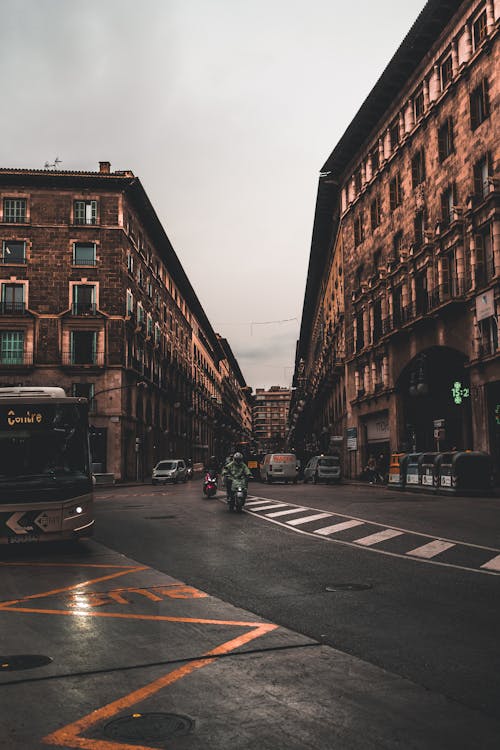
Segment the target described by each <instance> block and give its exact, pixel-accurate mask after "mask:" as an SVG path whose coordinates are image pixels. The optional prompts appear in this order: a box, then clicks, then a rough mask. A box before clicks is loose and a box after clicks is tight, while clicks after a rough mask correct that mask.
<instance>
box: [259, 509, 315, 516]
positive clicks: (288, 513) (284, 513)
mask: <svg viewBox="0 0 500 750" xmlns="http://www.w3.org/2000/svg"><path fill="white" fill-rule="evenodd" d="M304 510H309V508H292V509H291V510H279V511H278V512H277V513H266V514H265V516H264V517H265V518H278V516H291V515H292V513H302V511H304Z"/></svg>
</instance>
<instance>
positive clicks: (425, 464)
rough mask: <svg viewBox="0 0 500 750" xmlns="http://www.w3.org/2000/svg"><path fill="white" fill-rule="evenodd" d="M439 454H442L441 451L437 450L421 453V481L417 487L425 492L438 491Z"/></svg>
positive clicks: (419, 467)
mask: <svg viewBox="0 0 500 750" xmlns="http://www.w3.org/2000/svg"><path fill="white" fill-rule="evenodd" d="M438 456H441V453H437V452H436V451H434V452H430V453H422V454H421V455H420V458H419V459H418V473H419V482H418V487H415V489H419V490H422V491H423V492H436V491H437V486H438V466H437V457H438Z"/></svg>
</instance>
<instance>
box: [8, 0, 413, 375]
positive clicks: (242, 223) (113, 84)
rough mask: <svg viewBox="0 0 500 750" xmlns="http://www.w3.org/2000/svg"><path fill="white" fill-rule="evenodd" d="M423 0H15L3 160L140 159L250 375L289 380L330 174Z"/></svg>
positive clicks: (145, 180) (15, 163) (163, 217)
mask: <svg viewBox="0 0 500 750" xmlns="http://www.w3.org/2000/svg"><path fill="white" fill-rule="evenodd" d="M424 5H425V3H424V1H423V0H404V2H401V0H377V2H374V1H373V0H356V1H355V2H350V3H349V2H346V0H143V2H141V3H139V2H137V0H85V2H81V1H80V0H78V2H77V0H16V1H15V2H7V0H0V71H1V79H2V100H1V109H2V118H1V132H2V138H1V139H0V166H1V167H24V168H31V169H41V168H43V167H44V165H45V163H46V162H48V163H49V164H53V163H54V162H55V159H56V158H58V159H60V160H61V164H60V165H59V168H60V169H63V170H87V171H98V168H99V167H98V163H99V161H110V162H111V169H112V170H113V171H114V170H125V169H130V170H132V171H133V172H134V174H135V175H137V176H138V177H139V178H140V180H141V183H142V185H143V187H144V189H145V190H146V192H147V194H148V196H149V198H150V200H151V202H152V204H153V206H154V208H155V210H156V212H157V214H158V216H159V218H160V221H161V222H162V224H163V227H164V229H165V231H166V233H167V235H168V236H169V239H170V241H171V243H172V245H173V247H174V249H175V251H176V253H177V255H178V257H179V259H180V261H181V263H182V265H183V267H184V270H185V271H186V273H187V275H188V277H189V279H190V282H191V285H192V286H193V288H194V290H195V292H196V294H197V296H198V298H199V300H200V302H201V304H202V305H203V308H204V310H205V313H206V314H207V316H208V319H209V320H210V322H211V324H212V327H213V329H214V330H215V331H216V332H218V333H220V334H221V336H223V337H225V338H227V339H228V341H229V343H230V345H231V348H232V350H233V353H234V354H235V356H236V358H237V360H238V363H239V365H240V368H241V370H242V373H243V376H244V378H245V380H246V383H247V384H248V385H250V386H252V387H253V388H254V389H255V388H268V387H270V386H272V385H282V386H290V385H291V381H292V376H293V367H294V359H295V346H296V341H297V339H298V336H299V330H300V320H301V315H302V306H303V301H304V291H305V283H306V275H307V266H308V262H309V252H310V245H311V235H312V227H313V220H314V209H315V203H316V191H317V186H318V178H319V171H320V169H321V167H322V165H323V164H324V162H325V161H326V159H327V158H328V156H329V154H330V153H331V151H332V150H333V148H334V147H335V145H336V144H337V142H338V140H339V139H340V137H341V136H342V134H343V133H344V131H345V129H346V128H347V126H348V125H349V123H350V121H351V120H352V118H353V117H354V115H355V114H356V112H357V111H358V109H359V107H360V106H361V104H362V102H363V101H364V99H365V97H366V96H367V95H368V93H369V92H370V90H371V89H372V87H373V85H374V84H375V82H376V81H377V79H378V78H379V76H380V75H381V73H382V72H383V70H384V68H385V67H386V65H387V63H388V62H389V60H390V59H391V57H392V55H393V54H394V52H395V51H396V49H397V48H398V46H399V44H400V43H401V41H402V39H403V37H404V36H405V35H406V33H407V32H408V31H409V29H410V27H411V25H412V24H413V22H414V20H415V19H416V17H417V16H418V14H419V13H420V11H421V10H422V8H423V7H424Z"/></svg>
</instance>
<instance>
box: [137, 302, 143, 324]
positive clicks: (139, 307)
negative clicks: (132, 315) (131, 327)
mask: <svg viewBox="0 0 500 750" xmlns="http://www.w3.org/2000/svg"><path fill="white" fill-rule="evenodd" d="M137 322H138V323H144V308H143V306H142V305H141V303H140V302H138V303H137Z"/></svg>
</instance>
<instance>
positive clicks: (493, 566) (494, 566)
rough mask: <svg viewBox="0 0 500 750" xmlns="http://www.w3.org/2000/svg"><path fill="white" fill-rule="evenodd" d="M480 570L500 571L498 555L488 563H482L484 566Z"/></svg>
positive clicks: (499, 556)
mask: <svg viewBox="0 0 500 750" xmlns="http://www.w3.org/2000/svg"><path fill="white" fill-rule="evenodd" d="M481 567H482V568H486V570H499V571H500V555H497V556H496V557H493V558H492V559H491V560H488V562H486V563H484V565H481Z"/></svg>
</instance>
